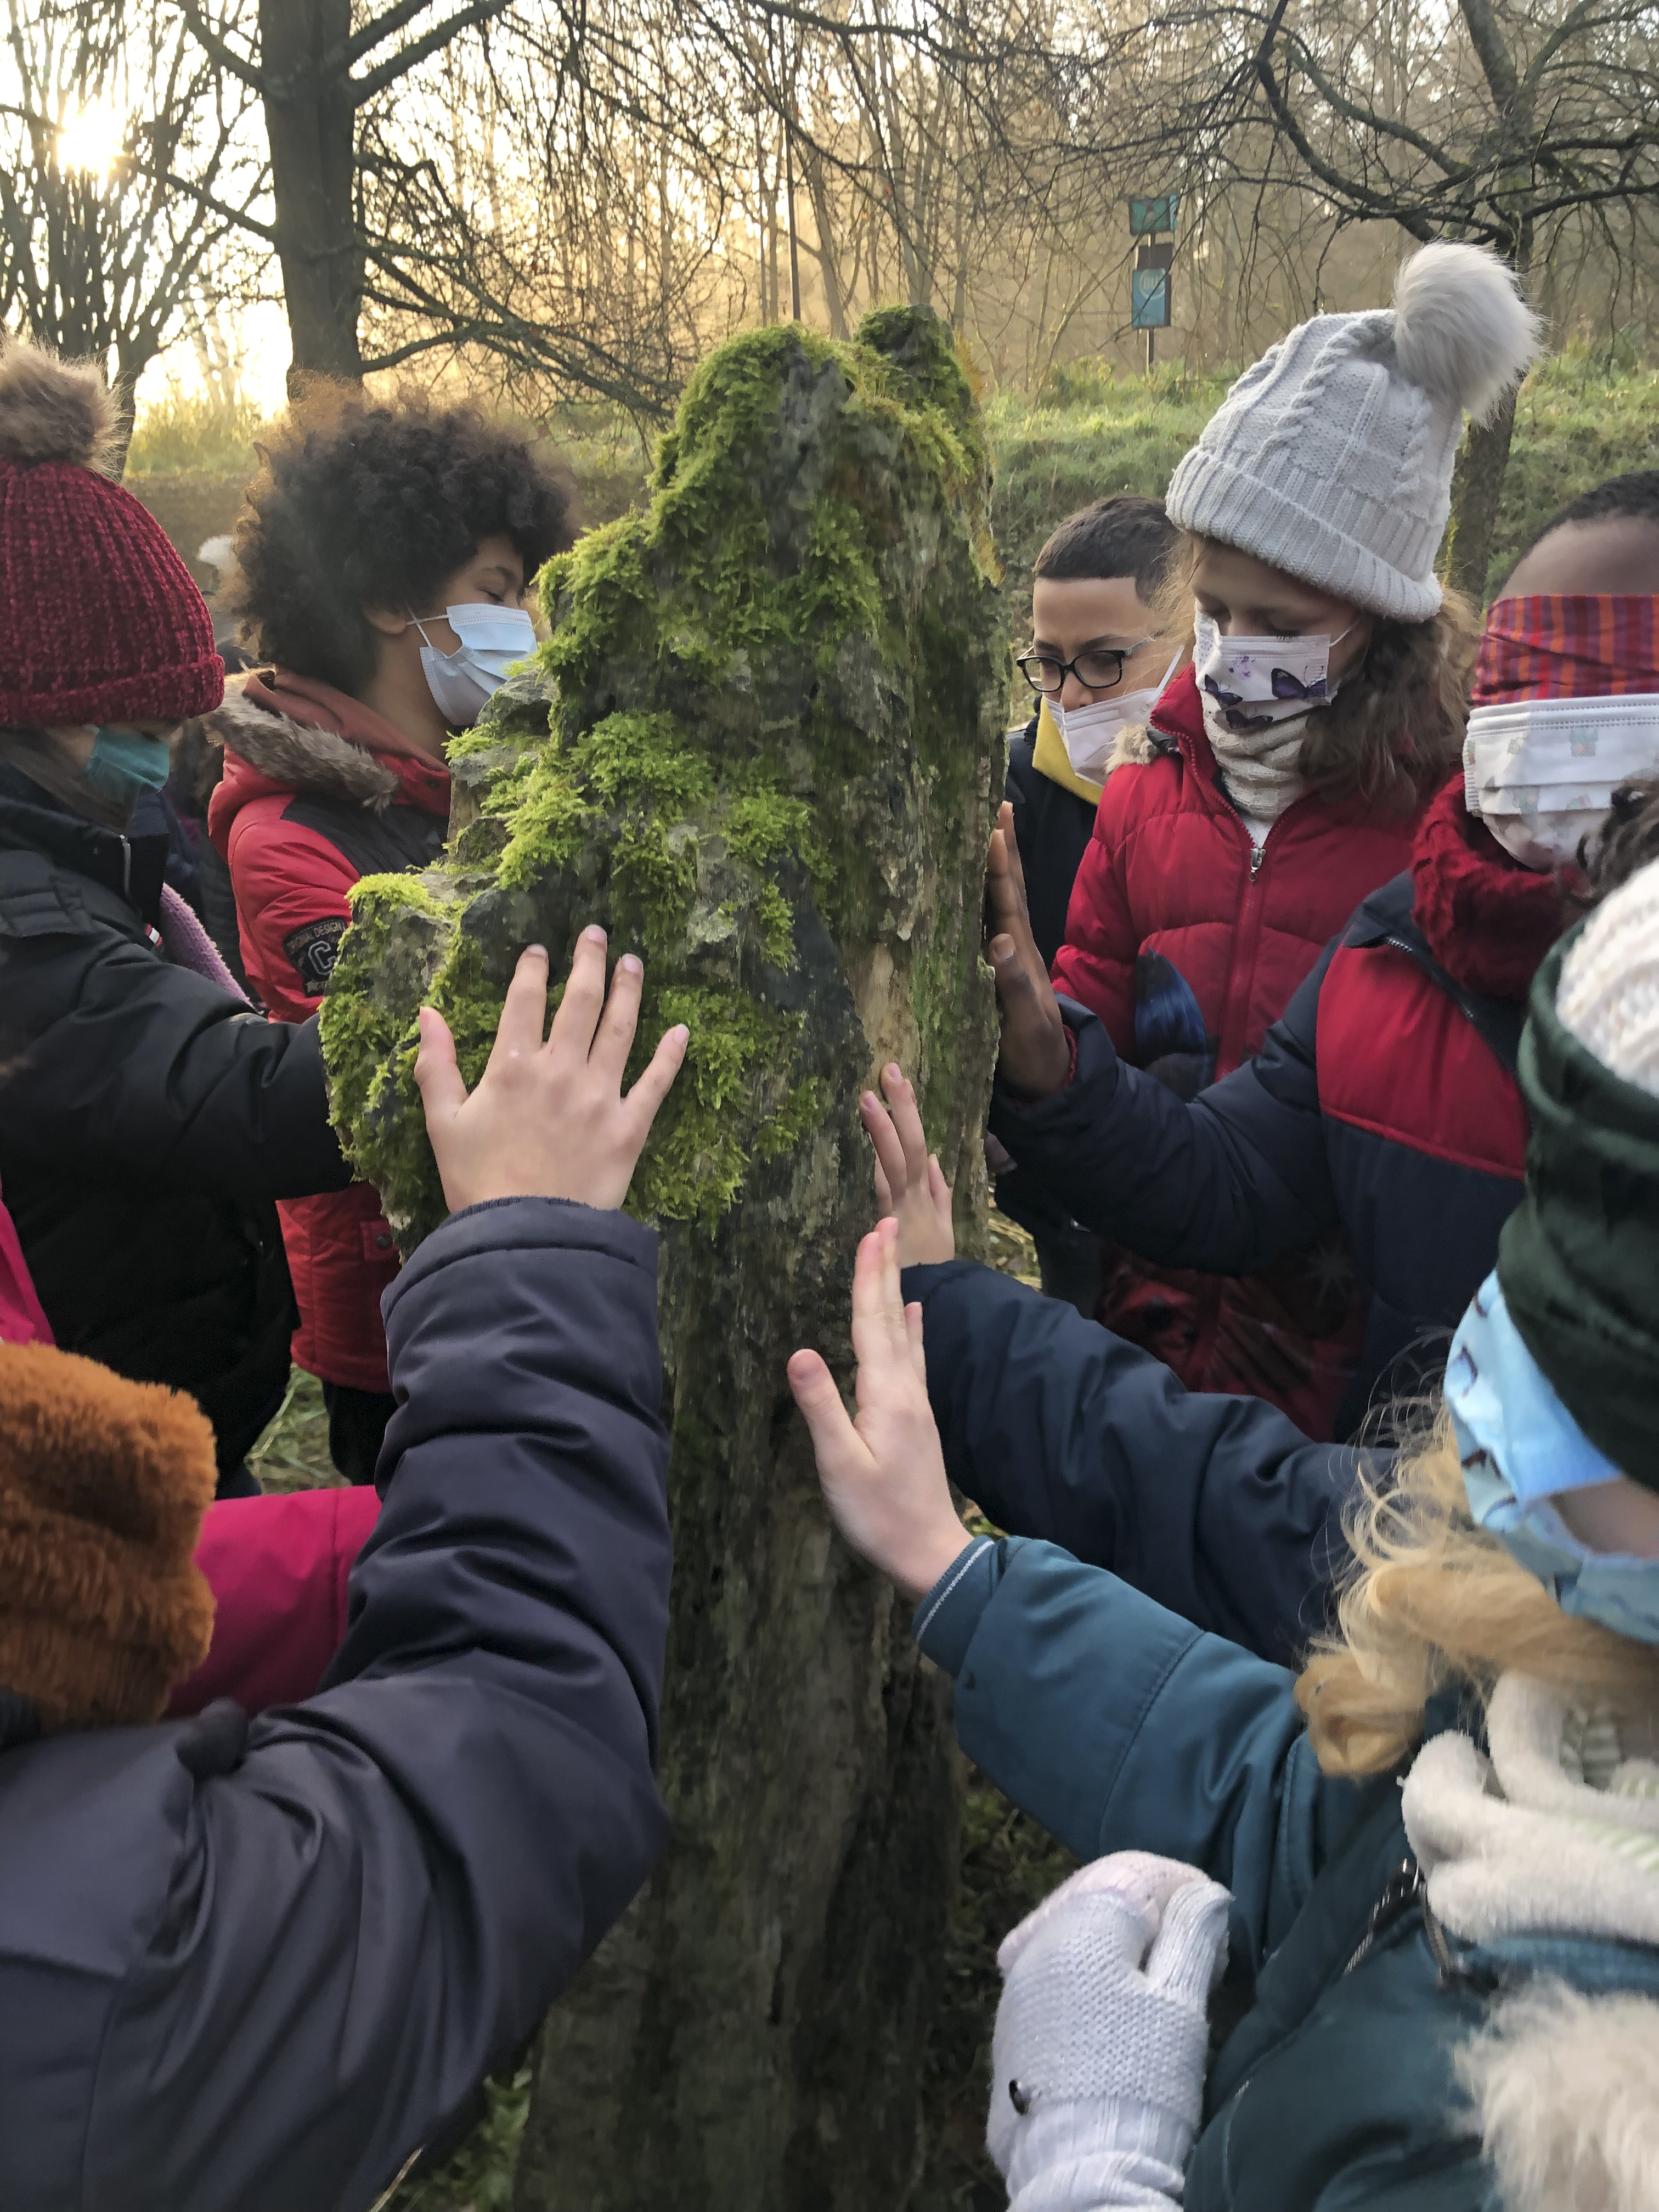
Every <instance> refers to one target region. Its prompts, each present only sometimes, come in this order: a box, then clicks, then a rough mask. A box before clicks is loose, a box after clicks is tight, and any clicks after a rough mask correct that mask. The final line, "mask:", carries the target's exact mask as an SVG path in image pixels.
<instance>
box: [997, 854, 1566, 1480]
mask: <svg viewBox="0 0 1659 2212" xmlns="http://www.w3.org/2000/svg"><path fill="white" fill-rule="evenodd" d="M1060 1006H1061V1011H1062V1012H1063V1013H1064V1015H1065V1018H1066V1024H1067V1026H1068V1027H1069V1028H1070V1029H1071V1030H1073V1034H1074V1036H1075V1037H1076V1040H1077V1072H1076V1074H1075V1077H1074V1078H1073V1081H1072V1082H1071V1084H1070V1085H1068V1086H1067V1087H1066V1089H1065V1090H1063V1091H1057V1092H1055V1093H1054V1096H1053V1097H1049V1098H1045V1099H1042V1100H1041V1101H1039V1102H1038V1103H1036V1104H1034V1105H1028V1104H1024V1103H1022V1102H1021V1101H1020V1100H1018V1099H1017V1098H1015V1097H1013V1096H1012V1094H1011V1093H1009V1092H1008V1091H1006V1090H1005V1089H1004V1088H1003V1086H1002V1085H1000V1084H999V1085H997V1087H996V1090H995V1091H994V1094H993V1097H992V1103H991V1117H990V1124H991V1128H992V1131H993V1133H994V1135H995V1136H996V1137H998V1138H999V1139H1000V1141H1001V1142H1002V1143H1003V1144H1004V1145H1006V1147H1007V1148H1008V1151H1009V1152H1011V1153H1012V1155H1013V1158H1015V1159H1016V1160H1017V1161H1018V1164H1019V1166H1020V1169H1021V1170H1022V1180H1023V1182H1024V1184H1025V1186H1026V1187H1028V1188H1030V1189H1031V1190H1032V1191H1034V1192H1035V1193H1036V1195H1037V1196H1038V1198H1039V1199H1042V1198H1044V1197H1046V1198H1048V1200H1050V1202H1052V1203H1055V1204H1059V1205H1063V1206H1065V1207H1066V1208H1067V1210H1069V1212H1071V1213H1072V1214H1073V1215H1074V1216H1075V1218H1077V1219H1078V1220H1079V1221H1080V1222H1082V1223H1083V1224H1084V1225H1085V1226H1086V1227H1088V1228H1091V1229H1095V1230H1098V1231H1101V1232H1102V1234H1103V1235H1105V1236H1109V1237H1114V1238H1115V1239H1116V1240H1117V1241H1118V1242H1119V1243H1122V1244H1125V1245H1127V1247H1128V1249H1130V1250H1131V1251H1133V1252H1138V1253H1139V1254H1141V1255H1143V1257H1145V1258H1146V1259H1149V1260H1156V1261H1161V1262H1163V1263H1164V1265H1166V1266H1170V1267H1199V1268H1202V1269H1204V1270H1205V1271H1206V1273H1212V1274H1220V1275H1245V1274H1254V1273H1258V1272H1260V1271H1261V1269H1263V1268H1266V1267H1271V1266H1272V1265H1273V1262H1274V1261H1277V1260H1279V1259H1282V1258H1283V1257H1284V1256H1285V1254H1287V1253H1291V1252H1297V1251H1302V1250H1306V1249H1310V1248H1312V1247H1315V1246H1316V1245H1318V1244H1319V1243H1320V1242H1321V1240H1322V1238H1328V1236H1329V1233H1330V1232H1331V1231H1340V1233H1341V1238H1342V1242H1343V1243H1344V1244H1345V1245H1346V1249H1347V1253H1348V1255H1349V1258H1350V1259H1351V1260H1352V1265H1353V1268H1354V1272H1355V1273H1356V1274H1357V1275H1358V1279H1359V1283H1360V1286H1361V1288H1362V1290H1363V1291H1364V1292H1365V1295H1366V1298H1367V1302H1368V1303H1367V1310H1366V1318H1365V1335H1364V1345H1363V1346H1362V1348H1361V1351H1360V1355H1359V1359H1358V1366H1357V1368H1356V1370H1355V1373H1354V1375H1353V1377H1352V1381H1351V1383H1349V1386H1348V1389H1347V1391H1346V1395H1345V1396H1344V1398H1343V1400H1342V1402H1341V1404H1340V1407H1339V1408H1338V1410H1337V1414H1336V1419H1335V1433H1336V1434H1337V1435H1338V1436H1339V1437H1342V1436H1352V1434H1353V1433H1354V1431H1356V1430H1357V1429H1358V1427H1359V1425H1360V1424H1361V1423H1362V1421H1363V1420H1364V1417H1365V1415H1366V1413H1367V1411H1368V1409H1369V1407H1370V1406H1371V1405H1372V1403H1373V1402H1375V1401H1381V1400H1384V1399H1387V1398H1389V1397H1391V1396H1393V1395H1395V1394H1396V1393H1398V1392H1401V1391H1406V1392H1413V1391H1417V1390H1420V1389H1423V1388H1425V1386H1426V1385H1427V1384H1428V1383H1429V1382H1430V1381H1431V1378H1432V1376H1433V1375H1434V1374H1435V1372H1436V1371H1437V1369H1438V1367H1439V1365H1440V1364H1442V1363H1443V1359H1444V1357H1445V1350H1446V1346H1447V1345H1448V1343H1449V1341H1450V1337H1451V1333H1452V1330H1453V1329H1454V1328H1455V1327H1456V1325H1457V1322H1458V1320H1459V1319H1460V1317H1461V1316H1462V1312H1463V1310H1464V1308H1465V1307H1466V1306H1467V1305H1468V1302H1469V1300H1470V1298H1471V1297H1474V1292H1475V1291H1476V1290H1477V1289H1478V1288H1479V1287H1480V1284H1481V1283H1482V1282H1483V1281H1484V1280H1485V1279H1486V1276H1487V1275H1488V1274H1489V1273H1491V1271H1492V1266H1493V1264H1494V1263H1495V1261H1496V1260H1497V1257H1498V1231H1499V1230H1500V1229H1501V1228H1502V1227H1503V1225H1504V1222H1505V1221H1506V1220H1507V1219H1508V1218H1509V1216H1510V1213H1511V1212H1513V1211H1514V1209H1515V1207H1516V1204H1517V1203H1518V1201H1519V1199H1520V1196H1521V1171H1522V1164H1523V1158H1524V1152H1525V1143H1526V1117H1525V1113H1524V1110H1523V1109H1522V1105H1521V1100H1520V1093H1519V1091H1518V1089H1517V1088H1516V1081H1515V1075H1514V1052H1515V1045H1516V1042H1517V1041H1518V1039H1519V1036H1520V1030H1521V1019H1522V1005H1521V1002H1520V1000H1519V999H1516V1000H1514V1001H1504V1000H1482V999H1480V998H1479V997H1477V995H1476V994H1474V993H1472V992H1467V991H1463V990H1461V989H1459V987H1457V986H1455V984H1454V983H1453V982H1452V981H1451V979H1450V978H1449V976H1447V975H1445V973H1444V971H1443V969H1440V968H1439V966H1438V963H1437V962H1436V961H1435V959H1434V957H1433V956H1432V954H1431V952H1430V951H1429V949H1428V946H1427V945H1426V943H1425V940H1424V938H1423V934H1422V932H1421V931H1420V930H1419V928H1417V927H1415V925H1414V923H1413V884H1412V878H1411V877H1410V876H1409V875H1401V876H1398V877H1396V878H1395V879H1394V881H1393V882H1392V883H1389V884H1384V885H1383V889H1382V890H1380V891H1376V892H1375V893H1373V894H1372V896H1370V898H1368V899H1367V900H1366V901H1365V902H1364V904H1363V905H1362V906H1361V907H1360V908H1359V909H1358V912H1357V913H1356V915H1354V917H1353V920H1352V921H1351V922H1350V924H1349V925H1348V927H1347V928H1346V930H1345V931H1344V932H1343V933H1342V935H1341V936H1340V937H1339V938H1337V939H1334V940H1333V941H1332V943H1331V944H1330V945H1328V946H1327V947H1326V950H1325V952H1324V954H1323V956H1322V957H1321V959H1320V960H1319V962H1318V963H1317V965H1316V967H1315V968H1314V969H1313V971H1312V973H1311V974H1310V975H1309V976H1308V977H1307V979H1306V981H1304V982H1303V983H1302V985H1301V986H1300V987H1299V988H1298V989H1297V992H1296V994H1295V996H1294V997H1293V998H1292V999H1291V1002H1290V1004H1289V1006H1287V1007H1286V1008H1285V1012H1284V1014H1283V1016H1282V1017H1281V1018H1280V1019H1279V1020H1278V1021H1276V1022H1275V1023H1274V1024H1273V1026H1272V1027H1271V1028H1270V1029H1269V1030H1268V1031H1267V1036H1266V1039H1265V1040H1264V1042H1263V1044H1262V1048H1261V1052H1260V1053H1259V1054H1257V1055H1256V1057H1255V1059H1254V1060H1246V1061H1245V1062H1244V1063H1243V1066H1240V1067H1237V1068H1235V1069H1234V1071H1233V1073H1231V1075H1227V1076H1224V1077H1223V1078H1222V1079H1221V1081H1220V1082H1218V1083H1215V1084H1212V1085H1211V1086H1210V1088H1209V1089H1208V1090H1206V1091H1201V1092H1200V1095H1199V1096H1198V1097H1196V1098H1195V1099H1194V1100H1192V1101H1191V1103H1188V1101H1187V1100H1186V1099H1184V1098H1182V1097H1178V1096H1177V1095H1176V1092H1175V1091H1171V1090H1170V1089H1168V1088H1167V1087H1166V1086H1165V1085H1164V1084H1162V1083H1159V1082H1158V1080H1157V1079H1155V1078H1154V1077H1152V1076H1150V1075H1147V1074H1145V1073H1142V1072H1141V1071H1140V1070H1139V1068H1134V1067H1130V1066H1127V1065H1126V1064H1124V1063H1123V1062H1121V1060H1119V1058H1118V1056H1117V1054H1116V1052H1115V1050H1114V1049H1113V1046H1112V1041H1111V1038H1110V1037H1109V1036H1108V1035H1107V1033H1106V1030H1105V1029H1104V1027H1103V1025H1102V1024H1101V1023H1100V1022H1098V1021H1097V1019H1096V1018H1095V1017H1094V1016H1093V1015H1092V1014H1091V1013H1090V1012H1087V1011H1086V1009H1085V1008H1084V1007H1082V1006H1078V1005H1076V1004H1075V1003H1074V1002H1073V1001H1072V1000H1065V999H1062V1000H1061V1001H1060ZM1505 1055H1506V1057H1505Z"/></svg>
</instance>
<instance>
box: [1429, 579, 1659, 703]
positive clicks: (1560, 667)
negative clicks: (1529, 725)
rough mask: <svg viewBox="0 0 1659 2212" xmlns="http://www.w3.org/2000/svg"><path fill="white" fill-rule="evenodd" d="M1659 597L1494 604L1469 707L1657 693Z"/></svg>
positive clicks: (1554, 595)
mask: <svg viewBox="0 0 1659 2212" xmlns="http://www.w3.org/2000/svg"><path fill="white" fill-rule="evenodd" d="M1656 616H1659V599H1653V598H1649V597H1645V596H1644V597H1642V598H1639V599H1638V598H1635V597H1630V598H1617V597H1614V596H1613V594H1611V593H1602V594H1597V595H1594V596H1592V595H1589V594H1586V595H1584V596H1583V597H1578V596H1577V595H1571V594H1568V593H1566V592H1540V593H1538V594H1536V595H1535V596H1534V597H1531V598H1528V599H1499V600H1498V602H1497V603H1496V605H1494V606H1492V608H1491V610H1490V611H1488V613H1487V616H1486V630H1485V633H1484V635H1482V637H1481V640H1480V653H1479V655H1478V656H1477V658H1476V660H1475V664H1474V693H1473V696H1472V697H1471V699H1470V702H1469V703H1470V705H1471V706H1473V707H1497V706H1502V705H1504V704H1506V703H1507V702H1510V701H1511V700H1516V699H1605V698H1607V697H1609V696H1612V695H1613V694H1615V693H1618V692H1624V691H1659V622H1656Z"/></svg>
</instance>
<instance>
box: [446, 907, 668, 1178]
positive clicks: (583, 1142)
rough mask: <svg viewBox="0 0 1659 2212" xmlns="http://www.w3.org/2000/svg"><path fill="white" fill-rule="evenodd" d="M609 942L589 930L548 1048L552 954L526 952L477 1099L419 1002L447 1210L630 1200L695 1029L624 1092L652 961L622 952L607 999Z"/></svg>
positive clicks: (664, 1047)
mask: <svg viewBox="0 0 1659 2212" xmlns="http://www.w3.org/2000/svg"><path fill="white" fill-rule="evenodd" d="M644 981H645V969H644V968H643V967H642V966H641V963H640V962H639V961H638V960H637V959H635V957H634V955H633V954H632V953H631V952H630V953H624V955H623V957H622V958H621V959H620V960H619V961H618V962H617V973H616V977H615V979H614V981H613V982H612V984H611V994H610V998H609V1001H608V1002H607V1000H606V996H605V932H604V931H603V930H602V929H599V928H589V929H585V930H583V932H582V933H581V936H580V939H578V940H577V944H576V951H575V957H574V959H573V960H572V961H571V963H570V980H569V981H568V983H567V984H566V985H565V987H564V996H563V998H562V1000H560V1002H559V1009H558V1012H556V1014H555V1015H554V1017H553V1026H552V1028H551V1030H550V1031H549V1033H548V1038H547V1042H546V1043H545V1044H544V1043H543V1042H542V1029H543V1025H544V1023H545V1022H546V1020H547V953H546V951H545V950H544V947H543V946H541V945H529V946H527V947H526V949H525V951H523V952H521V953H520V956H519V964H518V967H517V969H516V970H515V971H514V973H513V981H511V983H509V984H508V986H507V999H506V1002H505V1004H504V1005H503V1006H502V1007H501V1022H500V1024H499V1026H498V1027H497V1029H496V1031H495V1044H494V1045H493V1046H492V1047H491V1048H490V1054H489V1064H488V1066H486V1067H485V1069H484V1072H483V1075H482V1076H481V1077H480V1078H479V1080H478V1084H477V1089H476V1090H474V1091H472V1092H471V1095H470V1096H469V1094H468V1091H467V1088H466V1085H465V1083H464V1082H463V1081H462V1080H461V1071H460V1069H459V1067H458V1066H456V1064H455V1041H454V1039H453V1037H452V1036H450V1033H449V1024H447V1022H446V1021H445V1019H444V1018H443V1016H442V1015H441V1013H439V1012H437V1011H436V1010H435V1008H434V1007H431V1006H422V1009H421V1013H420V1025H421V1048H420V1051H419V1053H418V1054H416V1060H415V1080H416V1084H417V1085H419V1086H420V1092H421V1103H422V1106H423V1107H424V1109H426V1128H427V1135H428V1138H429V1139H430V1140H431V1144H432V1152H433V1157H434V1158H435V1160H436V1161H437V1163H438V1173H439V1175H440V1176H441V1178H442V1182H443V1187H444V1198H445V1201H446V1202H447V1205H448V1207H449V1210H450V1212H452V1213H458V1212H459V1211H460V1209H461V1208H462V1206H482V1205H484V1204H487V1203H488V1201H489V1200H491V1199H495V1198H570V1199H574V1200H577V1201H578V1203H579V1204H580V1205H583V1206H605V1207H612V1206H620V1205H621V1204H622V1202H623V1199H625V1198H626V1197H627V1195H628V1186H629V1182H632V1180H633V1176H634V1169H635V1163H636V1162H637V1161H638V1159H639V1157H640V1154H641V1152H642V1151H643V1149H644V1147H645V1140H646V1139H647V1137H648V1136H649V1135H650V1133H651V1124H652V1122H653V1121H655V1119H656V1116H657V1109H658V1108H659V1106H660V1105H661V1104H662V1102H663V1100H664V1099H665V1098H666V1097H667V1096H668V1093H669V1090H670V1087H671V1085H672V1083H673V1080H674V1078H675V1076H676V1075H677V1074H678V1073H679V1066H680V1062H681V1061H682V1060H684V1057H685V1047H686V1039H687V1034H688V1033H687V1031H686V1029H685V1027H684V1024H678V1026H677V1027H675V1028H673V1029H671V1030H668V1031H667V1032H666V1033H665V1036H663V1038H662V1041H661V1042H660V1043H659V1045H658V1047H657V1049H656V1053H655V1054H654V1056H653V1059H652V1061H651V1064H650V1066H648V1067H647V1069H646V1071H645V1073H643V1074H642V1075H641V1077H640V1079H639V1081H638V1082H637V1083H636V1084H635V1085H634V1088H633V1089H632V1090H631V1091H629V1093H628V1095H627V1097H623V1089H622V1079H623V1068H624V1067H625V1066H627V1063H628V1054H629V1047H630V1046H631V1045H632V1044H633V1042H634V1031H635V1028H636V1027H637V1026H638V1023H639V1018H640V991H641V987H642V985H643V983H644Z"/></svg>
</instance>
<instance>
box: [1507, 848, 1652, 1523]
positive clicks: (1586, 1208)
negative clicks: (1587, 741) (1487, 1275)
mask: <svg viewBox="0 0 1659 2212" xmlns="http://www.w3.org/2000/svg"><path fill="white" fill-rule="evenodd" d="M1516 1073H1517V1074H1518V1075H1519V1077H1520V1080H1521V1089H1522V1094H1523V1096H1524V1097H1525V1098H1526V1102H1527V1105H1528V1110H1529V1112H1530V1114H1531V1117H1532V1137H1531V1140H1530V1142H1529V1144H1528V1148H1527V1178H1526V1187H1525V1190H1524V1192H1523V1194H1522V1201H1521V1204H1520V1206H1518V1207H1517V1208H1516V1211H1515V1212H1514V1213H1512V1214H1511V1215H1510V1218H1509V1220H1508V1221H1507V1222H1506V1223H1505V1224H1504V1233H1503V1236H1502V1237H1501V1238H1500V1239H1499V1242H1498V1281H1499V1283H1500V1284H1501V1285H1502V1286H1503V1291H1504V1302H1505V1304H1507V1306H1508V1308H1509V1312H1510V1319H1511V1321H1513V1322H1514V1323H1515V1326H1516V1329H1517V1330H1518V1331H1519V1332H1520V1334H1521V1337H1522V1340H1523V1341H1524V1343H1525V1345H1526V1346H1527V1349H1528V1351H1529V1352H1531V1354H1532V1356H1533V1358H1534V1359H1535V1360H1536V1361H1537V1362H1538V1364H1539V1366H1540V1367H1541V1368H1542V1370H1544V1373H1545V1374H1546V1375H1547V1376H1548V1377H1549V1379H1550V1382H1551V1383H1552V1384H1553V1387H1554V1389H1555V1392H1556V1395H1558V1396H1559V1398H1560V1400H1561V1401H1562V1403H1563V1404H1564V1405H1565V1407H1566V1409H1567V1411H1568V1412H1569V1413H1571V1415H1572V1418H1573V1419H1574V1420H1575V1421H1576V1422H1577V1424H1578V1426H1579V1427H1580V1428H1581V1429H1582V1430H1583V1432H1584V1434H1585V1435H1586V1436H1587V1437H1589V1440H1590V1442H1591V1443H1593V1444H1595V1446H1596V1448H1597V1449H1598V1450H1600V1451H1601V1452H1602V1453H1604V1454H1605V1455H1606V1456H1607V1458H1608V1459H1610V1460H1611V1461H1612V1462H1613V1465H1614V1466H1615V1467H1617V1468H1622V1469H1623V1471H1624V1472H1625V1474H1628V1475H1630V1476H1632V1478H1633V1479H1634V1480H1636V1481H1638V1482H1639V1483H1642V1484H1644V1486H1646V1487H1647V1488H1648V1489H1650V1490H1653V1491H1659V1421H1656V1419H1655V1418H1654V1407H1656V1405H1659V1304H1656V1300H1655V1296H1654V1286H1655V1284H1656V1282H1659V861H1650V862H1649V863H1648V865H1647V866H1646V867H1644V868H1642V869H1640V870H1638V872H1637V873H1636V874H1635V875H1633V876H1632V877H1631V878H1629V880H1628V881H1627V882H1626V883H1624V884H1620V886H1619V888H1618V889H1617V890H1613V891H1610V892H1609V893H1608V895H1607V897H1606V898H1605V899H1604V900H1603V901H1602V902H1601V905H1600V906H1599V907H1597V908H1595V911H1594V912H1593V913H1592V914H1591V915H1589V917H1588V918H1587V919H1586V920H1585V921H1583V922H1582V923H1581V924H1580V925H1579V927H1577V929H1576V930H1575V931H1574V932H1573V933H1571V936H1569V937H1567V938H1565V939H1563V941H1562V943H1561V944H1560V945H1558V946H1557V947H1556V948H1555V950H1554V951H1552V952H1551V953H1550V954H1549V955H1548V957H1547V958H1546V960H1545V961H1544V963H1543V965H1542V966H1541V968H1540V969H1539V971H1538V974H1537V976H1536V978H1535V979H1534V983H1533V987H1532V999H1531V1004H1530V1007H1529V1009H1528V1020H1527V1027H1526V1030H1525V1032H1524V1034H1523V1035H1522V1041H1521V1057H1520V1061H1519V1064H1518V1066H1517V1070H1516Z"/></svg>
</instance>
